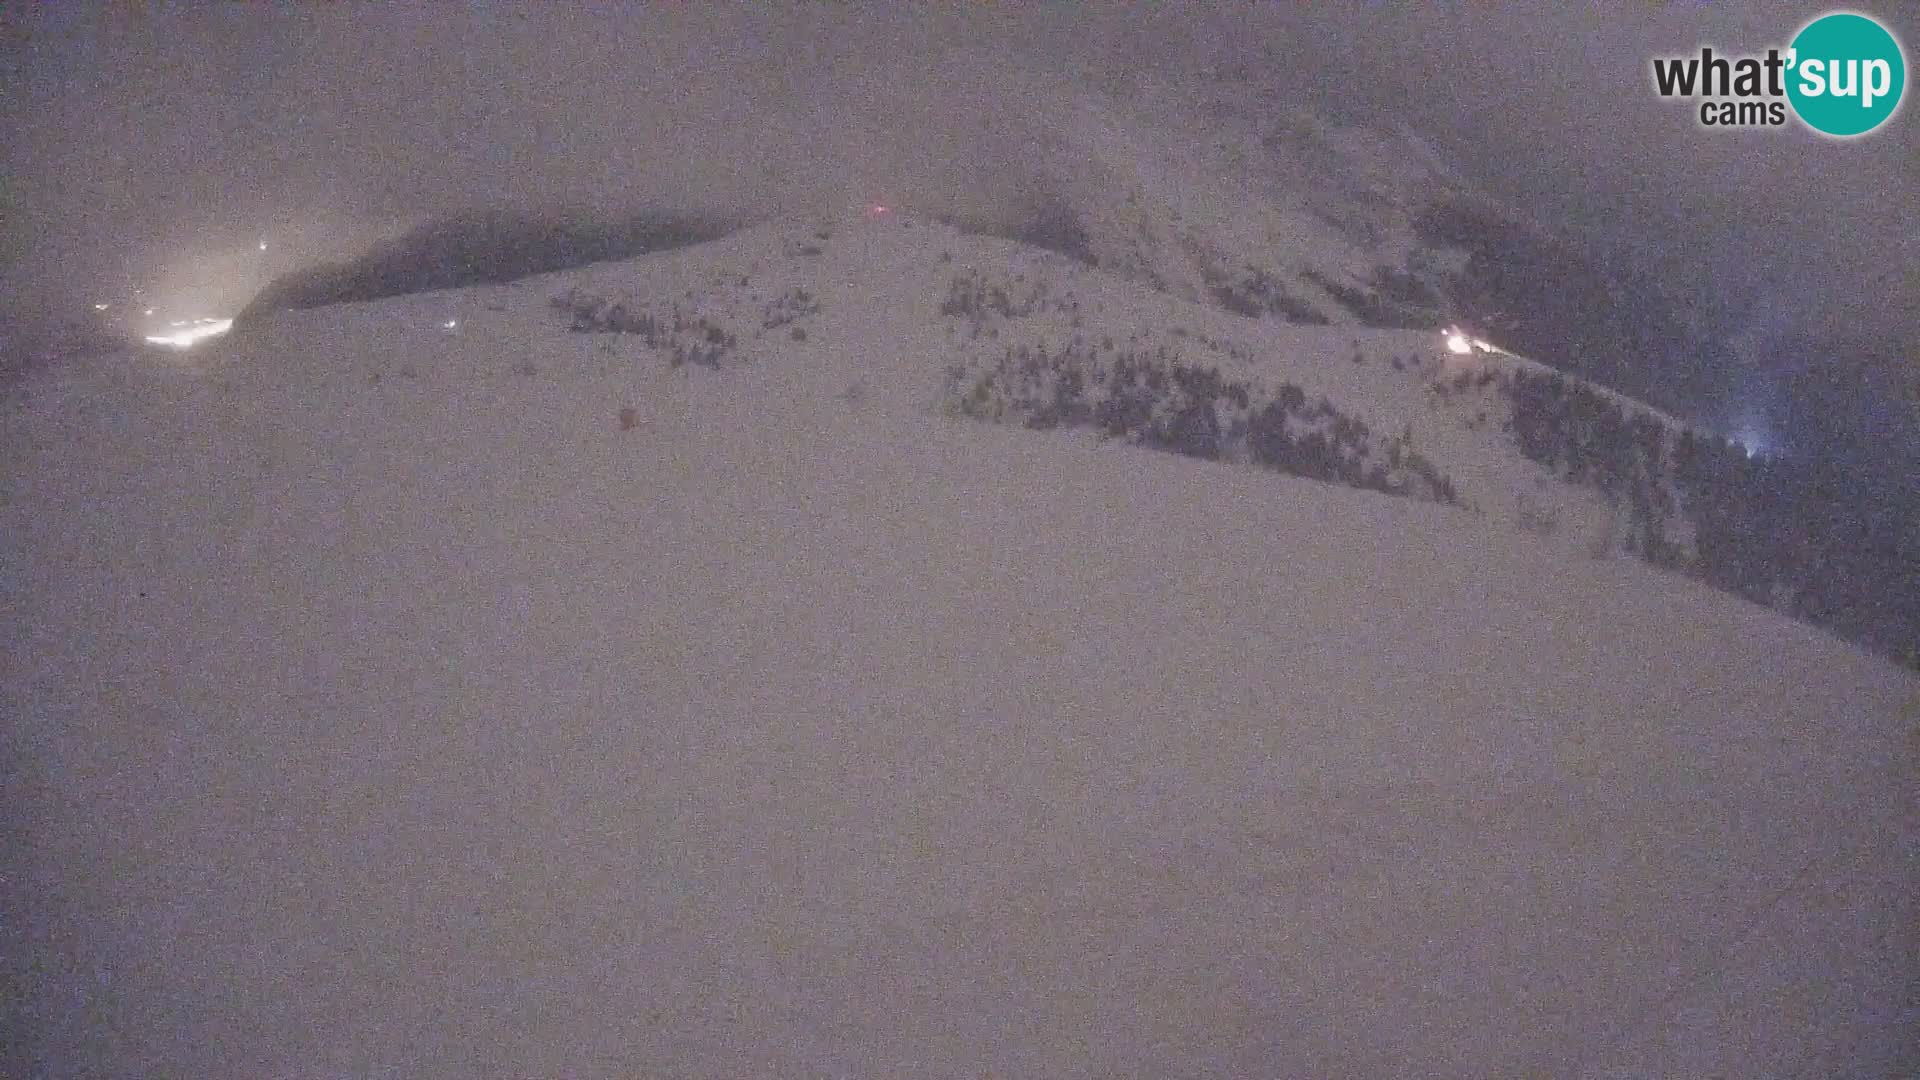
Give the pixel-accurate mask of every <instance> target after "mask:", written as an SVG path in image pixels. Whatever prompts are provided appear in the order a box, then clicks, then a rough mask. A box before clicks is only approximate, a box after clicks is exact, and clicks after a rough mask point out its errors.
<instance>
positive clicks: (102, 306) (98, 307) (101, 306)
mask: <svg viewBox="0 0 1920 1080" xmlns="http://www.w3.org/2000/svg"><path fill="white" fill-rule="evenodd" d="M112 306H113V305H112V304H95V305H93V310H95V311H105V310H107V309H108V308H110V307H112Z"/></svg>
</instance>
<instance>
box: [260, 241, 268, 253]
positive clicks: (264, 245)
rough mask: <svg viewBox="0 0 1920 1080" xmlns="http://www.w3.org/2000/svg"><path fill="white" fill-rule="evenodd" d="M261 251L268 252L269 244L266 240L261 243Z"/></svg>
mask: <svg viewBox="0 0 1920 1080" xmlns="http://www.w3.org/2000/svg"><path fill="white" fill-rule="evenodd" d="M260 250H261V251H265V250H267V242H266V241H265V240H262V241H260Z"/></svg>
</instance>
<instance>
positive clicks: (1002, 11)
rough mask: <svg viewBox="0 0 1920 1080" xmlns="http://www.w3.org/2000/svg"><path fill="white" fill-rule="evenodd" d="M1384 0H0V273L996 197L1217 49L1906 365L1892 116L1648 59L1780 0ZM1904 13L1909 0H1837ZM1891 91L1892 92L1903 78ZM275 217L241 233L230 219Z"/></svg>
mask: <svg viewBox="0 0 1920 1080" xmlns="http://www.w3.org/2000/svg"><path fill="white" fill-rule="evenodd" d="M1560 7H1561V5H1546V4H1540V5H1531V6H1530V8H1531V10H1529V9H1528V8H1527V7H1522V6H1517V5H1503V6H1501V7H1500V8H1499V9H1498V10H1492V9H1487V8H1470V9H1468V8H1461V9H1456V10H1446V11H1443V10H1437V9H1430V8H1427V7H1425V6H1421V7H1419V8H1417V9H1412V8H1402V9H1399V10H1395V11H1394V12H1392V13H1391V14H1381V13H1377V12H1374V11H1371V10H1368V11H1361V10H1359V9H1357V8H1356V9H1354V10H1348V11H1337V12H1336V11H1326V10H1316V11H1315V12H1313V13H1311V14H1298V13H1295V12H1292V11H1289V10H1285V9H1283V8H1282V7H1281V6H1277V5H1276V6H1272V7H1269V8H1267V9H1265V10H1263V11H1261V12H1260V13H1259V14H1258V16H1257V18H1254V21H1253V22H1251V23H1249V22H1248V21H1247V20H1248V19H1249V18H1252V16H1251V15H1250V14H1249V13H1248V12H1247V11H1245V10H1244V9H1240V8H1235V9H1234V10H1233V12H1232V14H1231V15H1229V14H1223V13H1221V12H1218V11H1212V10H1207V9H1203V8H1201V7H1199V6H1194V7H1192V8H1185V9H1183V8H1179V7H1169V6H1168V5H1161V4H1154V5H1139V6H1137V7H1134V8H1130V9H1120V8H1118V7H1116V6H1104V7H1103V8H1102V9H1101V11H1100V13H1099V15H1098V16H1097V17H1087V16H1086V15H1085V14H1084V13H1083V12H1080V11H1075V10H1070V9H1067V8H1045V7H1040V6H1032V7H1019V6H1009V5H993V6H992V8H991V9H988V8H986V7H984V6H980V7H974V6H958V5H954V6H948V7H941V8H926V7H923V8H917V9H915V10H914V11H912V12H886V13H878V12H871V11H866V10H862V9H857V8H851V9H849V8H842V9H832V8H811V9H807V10H804V11H799V10H794V9H788V8H782V9H779V10H772V11H769V10H762V9H761V8H759V7H758V6H748V5H740V6H719V5H707V4H701V5H686V6H672V7H666V8H661V9H656V10H649V11H637V10H635V9H632V8H622V9H621V10H619V11H597V12H586V11H583V10H580V9H576V8H574V7H573V6H571V5H554V6H551V7H547V6H540V7H535V8H524V7H522V6H518V5H499V6H487V5H472V6H459V7H456V6H453V5H405V6H401V7H397V8H390V7H386V6H384V5H382V6H371V5H351V4H348V5H328V6H324V7H323V6H318V5H303V6H284V7H277V8H271V9H269V8H266V7H264V6H256V5H248V6H244V7H242V6H222V7H216V8H208V9H200V8H197V7H184V6H183V7H182V8H180V9H168V10H160V11H152V12H137V11H135V10H134V9H131V8H126V7H118V6H115V7H106V6H88V5H64V4H55V5H9V6H8V8H7V10H6V11H5V12H0V21H3V22H4V24H5V60H4V65H5V66H4V71H3V72H0V76H3V77H0V84H3V85H4V90H0V93H5V95H6V101H5V106H4V109H5V112H4V117H5V127H6V131H7V133H8V138H7V150H8V164H7V169H6V175H7V176H8V178H9V180H8V184H7V189H6V192H5V198H6V203H5V206H4V213H5V216H6V240H5V244H6V246H5V254H6V258H7V263H6V266H5V270H4V274H5V288H6V293H7V304H8V306H9V307H11V308H12V311H11V312H10V313H9V314H10V315H11V317H12V318H13V319H14V320H15V321H16V322H25V323H30V322H32V321H33V320H35V319H37V318H41V317H44V316H45V315H46V314H47V313H48V312H64V311H67V310H70V309H72V308H73V307H74V306H75V305H76V304H77V303H79V302H81V301H82V300H83V298H84V297H85V296H87V295H90V294H91V293H93V292H96V291H98V290H100V289H102V288H103V287H104V288H112V287H114V283H116V282H123V281H127V280H137V281H140V282H143V283H145V284H146V285H147V286H148V287H149V288H158V289H160V290H161V291H162V293H163V294H166V295H169V296H180V295H187V296H191V297H192V298H193V299H194V300H196V301H200V302H213V303H217V304H219V305H223V306H229V307H234V306H238V304H239V303H241V302H244V300H245V298H246V295H247V294H249V293H250V291H251V290H253V289H256V288H258V286H259V285H260V284H262V283H263V281H264V279H265V278H266V277H267V276H269V275H271V274H273V273H277V272H280V271H284V270H286V269H290V268H292V267H295V266H298V265H301V264H303V263H304V262H308V261H311V260H312V259H314V258H317V257H323V256H328V255H340V254H343V253H348V252H352V251H354V250H356V249H358V248H360V247H362V246H364V245H365V244H366V243H368V242H370V240H372V239H374V238H377V237H379V236H382V235H387V234H390V233H392V232H393V231H395V230H396V229H398V228H400V227H403V226H404V224H405V223H408V222H412V221H417V220H418V219H419V218H421V217H422V216H425V215H429V214H433V213H437V212H442V211H445V210H449V209H454V208H461V207H469V206H473V205H476V204H486V205H518V206H529V207H544V206H552V205H555V204H559V203H564V204H567V205H570V206H592V207H606V208H616V209H624V208H629V207H638V208H645V209H652V208H658V207H663V206H664V207H674V208H700V209H717V210H728V211H734V212H741V213H761V212H767V211H770V210H777V209H779V208H781V207H784V206H788V205H793V206H802V205H808V206H810V205H817V204H818V203H819V202H820V201H822V200H823V199H828V200H840V199H859V198H861V197H863V196H864V195H865V194H866V193H867V192H870V191H872V190H876V189H883V190H887V191H891V192H894V193H895V197H901V196H911V195H914V194H917V193H924V194H927V195H934V196H937V197H940V198H944V199H947V200H952V199H956V198H971V199H978V200H986V201H991V200H993V199H995V198H1002V197H1007V196H1008V194H1009V192H1011V191H1013V190H1016V189H1017V188H1018V187H1019V185H1020V183H1021V182H1022V180H1023V179H1024V174H1023V171H1022V170H1021V169H1020V168H1019V167H1018V165H1017V164H1016V163H1017V162H1019V161H1020V159H1021V157H1022V155H1023V153H1025V152H1026V151H1028V150H1030V149H1031V147H1032V146H1033V145H1034V144H1035V142H1036V140H1037V139H1038V138H1039V137H1040V136H1041V135H1042V134H1044V132H1045V130H1046V129H1047V126H1048V124H1049V116H1048V113H1047V110H1046V105H1045V102H1046V100H1047V98H1046V92H1047V88H1048V86H1050V85H1053V84H1054V83H1055V82H1056V81H1057V80H1059V79H1062V78H1067V77H1080V78H1085V79H1088V80H1092V81H1094V82H1097V81H1098V80H1099V79H1101V78H1111V77H1117V76H1122V75H1125V74H1128V73H1139V72H1140V71H1142V70H1148V69H1150V70H1151V71H1152V72H1153V73H1155V74H1156V75H1160V76H1166V77H1174V78H1178V77H1180V76H1181V75H1182V74H1183V73H1191V72H1195V71H1202V70H1206V69H1208V68H1210V67H1218V66H1221V65H1239V66H1244V68H1245V70H1247V71H1249V72H1251V73H1252V77H1253V78H1254V79H1256V80H1258V81H1259V82H1260V83H1261V84H1262V85H1265V86H1268V87H1270V89H1271V93H1272V94H1273V95H1274V98H1275V100H1276V102H1282V103H1283V102H1287V101H1298V102H1304V103H1307V104H1309V105H1311V106H1313V107H1315V108H1317V109H1319V110H1321V111H1323V112H1324V113H1326V114H1328V115H1331V116H1334V117H1336V118H1343V119H1354V120H1360V121H1364V122H1368V123H1376V124H1389V125H1390V124H1393V123H1399V122H1404V123H1405V124H1407V125H1409V126H1410V127H1412V128H1413V129H1414V130H1416V131H1417V132H1419V133H1420V134H1421V135H1422V136H1424V137H1426V138H1427V139H1429V140H1430V141H1431V142H1433V143H1434V144H1436V145H1438V146H1440V147H1441V148H1442V149H1443V150H1444V152H1445V153H1447V154H1448V155H1450V156H1451V157H1453V158H1455V159H1456V160H1459V161H1461V162H1464V163H1465V164H1466V166H1467V168H1468V170H1469V172H1470V173H1471V174H1472V175H1473V176H1474V178H1475V179H1477V180H1479V181H1480V182H1482V183H1483V184H1485V185H1487V186H1488V187H1490V188H1491V189H1493V190H1495V191H1497V192H1500V193H1502V194H1504V195H1506V196H1508V197H1510V198H1511V199H1513V200H1514V201H1515V202H1516V203H1518V204H1519V205H1520V206H1521V207H1522V208H1523V209H1524V210H1525V211H1526V212H1527V213H1529V214H1531V215H1534V216H1535V217H1537V219H1539V220H1542V221H1547V222H1551V223H1555V224H1563V225H1565V226H1567V227H1570V228H1572V229H1573V230H1575V231H1576V232H1577V233H1579V234H1581V235H1583V236H1585V237H1587V238H1588V239H1589V240H1590V241H1591V242H1592V243H1593V244H1594V245H1595V246H1596V248H1598V249H1599V250H1603V251H1606V252H1608V253H1610V254H1612V255H1614V256H1616V257H1625V258H1628V259H1630V260H1631V261H1633V262H1634V263H1635V264H1637V265H1642V266H1646V267H1650V268H1653V269H1654V270H1655V271H1656V273H1657V276H1658V278H1659V279H1660V280H1661V281H1662V282H1663V283H1664V284H1665V285H1666V286H1667V287H1668V288H1670V289H1671V290H1673V291H1674V292H1675V293H1677V294H1678V295H1680V296H1681V297H1682V298H1684V299H1685V300H1686V301H1687V302H1688V303H1689V304H1690V305H1692V306H1693V307H1694V308H1695V309H1696V312H1697V316H1698V318H1700V320H1701V321H1702V322H1703V323H1704V324H1705V325H1706V326H1707V327H1708V328H1709V329H1710V330H1711V331H1713V332H1714V333H1716V334H1717V335H1720V336H1723V337H1726V338H1730V339H1734V340H1735V341H1737V342H1738V343H1739V344H1740V346H1741V348H1742V350H1743V352H1744V353H1745V354H1746V355H1747V356H1748V357H1749V362H1750V363H1752V364H1753V365H1755V368H1756V371H1757V372H1761V373H1764V372H1765V371H1766V370H1767V369H1768V368H1769V366H1779V365H1789V366H1790V365H1792V364H1795V363H1803V362H1805V356H1804V354H1805V353H1806V352H1807V350H1808V349H1809V348H1810V347H1812V348H1824V347H1826V346H1828V345H1835V346H1838V347H1843V348H1845V349H1847V350H1850V351H1852V352H1855V353H1858V354H1863V355H1866V356H1869V357H1871V358H1872V361H1871V362H1872V363H1875V364H1879V365H1884V368H1885V370H1886V371H1887V372H1890V373H1893V374H1894V379H1895V381H1896V382H1903V383H1906V384H1909V385H1910V384H1911V383H1912V382H1913V381H1914V377H1913V374H1912V373H1913V371H1914V370H1915V369H1916V368H1920V357H1916V356H1915V355H1914V353H1913V351H1912V348H1913V347H1912V346H1911V344H1909V343H1910V342H1911V341H1913V340H1914V339H1915V337H1916V335H1915V333H1914V331H1915V322H1916V315H1915V312H1920V269H1916V268H1920V129H1916V127H1915V126H1914V119H1913V114H1912V109H1911V106H1910V104H1909V105H1908V106H1905V107H1903V110H1902V113H1901V114H1900V115H1899V116H1897V117H1895V118H1894V120H1893V121H1891V122H1890V124H1889V125H1888V126H1886V127H1883V128H1882V129H1881V130H1880V131H1878V132H1876V133H1874V134H1872V135H1869V136H1867V137H1865V138H1861V139H1857V140H1854V141H1852V142H1849V143H1841V142H1836V141H1832V140H1828V139H1824V138H1821V137H1819V136H1816V135H1814V134H1812V133H1810V132H1808V131H1806V130H1805V129H1804V128H1802V127H1800V126H1798V125H1797V124H1791V125H1789V126H1788V127H1787V128H1785V129H1770V130H1764V131H1747V132H1737V133H1728V132H1709V131H1706V130H1703V129H1701V128H1700V127H1699V126H1698V125H1697V123H1696V121H1695V119H1694V116H1693V114H1692V112H1691V110H1690V108H1689V106H1688V105H1687V104H1686V103H1683V102H1674V101H1663V100H1660V99H1658V98H1657V97H1656V96H1655V95H1654V94H1653V92H1652V89H1651V81H1650V77H1649V75H1648V64H1649V61H1650V58H1651V57H1652V56H1654V55H1658V54H1666V55H1674V54H1684V53H1688V52H1693V51H1697V49H1698V48H1699V46H1700V45H1702V44H1713V45H1716V46H1717V47H1719V48H1721V49H1723V50H1726V51H1729V52H1735V53H1738V52H1744V51H1755V52H1757V51H1761V50H1763V49H1764V48H1765V47H1767V46H1769V45H1784V44H1785V42H1786V41H1787V40H1788V39H1789V38H1790V37H1791V35H1792V33H1793V32H1794V30H1796V29H1797V28H1798V26H1799V25H1801V23H1802V22H1804V21H1805V20H1806V19H1807V18H1809V17H1810V16H1811V15H1813V14H1817V13H1818V11H1817V10H1816V9H1813V8H1809V7H1808V6H1807V5H1804V4H1790V3H1743V4H1708V3H1685V4H1673V5H1666V6H1662V7H1660V8H1659V9H1657V10H1655V9H1651V8H1650V6H1649V5H1644V4H1631V5H1629V4H1619V5H1614V6H1611V7H1608V8H1605V9H1602V10H1592V9H1589V8H1588V7H1587V6H1585V5H1577V6H1576V7H1577V8H1578V10H1570V11H1561V10H1559V9H1560ZM1862 10H1866V11H1868V12H1869V13H1871V14H1874V15H1876V16H1878V17H1880V18H1881V19H1882V20H1883V21H1885V22H1886V23H1887V24H1888V25H1889V26H1891V27H1892V28H1893V29H1894V31H1895V33H1896V34H1898V35H1900V36H1901V37H1902V38H1903V40H1906V41H1912V40H1915V39H1917V38H1920V21H1916V18H1915V12H1914V11H1913V10H1912V9H1910V8H1908V7H1906V6H1904V5H1897V4H1889V3H1879V4H1868V5H1865V6H1864V7H1863V9H1862ZM1909 96H1911V95H1909ZM261 240H268V241H271V244H270V247H269V249H268V250H267V251H265V252H260V251H259V250H258V248H257V243H258V242H259V241H261Z"/></svg>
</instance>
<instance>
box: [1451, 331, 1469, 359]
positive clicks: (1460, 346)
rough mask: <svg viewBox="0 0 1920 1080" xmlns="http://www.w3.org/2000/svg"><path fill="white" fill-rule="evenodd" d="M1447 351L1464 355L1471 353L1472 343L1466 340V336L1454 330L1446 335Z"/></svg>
mask: <svg viewBox="0 0 1920 1080" xmlns="http://www.w3.org/2000/svg"><path fill="white" fill-rule="evenodd" d="M1447 351H1448V352H1454V353H1460V354H1462V355H1465V354H1466V353H1470V352H1472V351H1473V342H1471V341H1468V340H1467V335H1465V334H1463V333H1461V332H1460V331H1458V330H1455V331H1454V332H1453V333H1451V334H1448V335H1447Z"/></svg>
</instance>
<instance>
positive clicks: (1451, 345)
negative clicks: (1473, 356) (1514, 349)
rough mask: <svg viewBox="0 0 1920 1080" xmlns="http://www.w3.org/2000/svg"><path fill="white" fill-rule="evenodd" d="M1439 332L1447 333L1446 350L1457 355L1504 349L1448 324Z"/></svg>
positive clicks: (1493, 351) (1495, 351) (1494, 351)
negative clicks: (1469, 335)
mask: <svg viewBox="0 0 1920 1080" xmlns="http://www.w3.org/2000/svg"><path fill="white" fill-rule="evenodd" d="M1441 333H1443V334H1445V335H1447V351H1448V352H1451V353H1454V354H1456V355H1459V356H1465V355H1467V354H1468V353H1473V352H1483V353H1497V352H1502V351H1504V350H1502V349H1499V348H1496V347H1495V346H1494V345H1492V344H1491V343H1489V342H1485V341H1482V340H1480V339H1479V338H1477V337H1468V336H1467V332H1466V331H1464V330H1462V329H1460V328H1459V327H1457V326H1449V327H1447V328H1446V329H1445V330H1442V331H1441Z"/></svg>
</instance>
